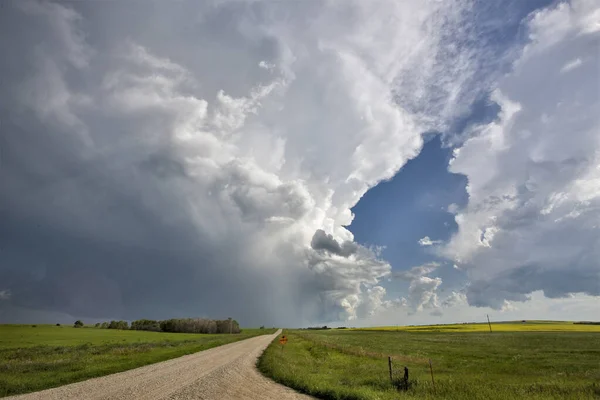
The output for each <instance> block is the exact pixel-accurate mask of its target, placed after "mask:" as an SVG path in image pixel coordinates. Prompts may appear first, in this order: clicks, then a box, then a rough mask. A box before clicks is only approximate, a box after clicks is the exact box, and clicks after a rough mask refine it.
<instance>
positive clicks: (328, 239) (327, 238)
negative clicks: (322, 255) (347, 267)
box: [310, 229, 359, 257]
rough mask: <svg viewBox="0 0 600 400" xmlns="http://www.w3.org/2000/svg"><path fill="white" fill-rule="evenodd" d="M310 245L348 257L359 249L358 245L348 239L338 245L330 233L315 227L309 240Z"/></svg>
mask: <svg viewBox="0 0 600 400" xmlns="http://www.w3.org/2000/svg"><path fill="white" fill-rule="evenodd" d="M310 246H311V247H312V248H313V249H314V250H325V251H328V252H329V253H332V254H336V255H338V256H342V257H349V256H350V255H352V254H355V253H356V252H357V251H358V249H359V246H358V245H357V244H356V243H354V242H351V241H348V240H346V241H344V242H343V243H342V244H341V245H340V244H339V243H338V241H337V240H335V239H334V238H333V236H332V235H329V234H327V233H325V231H324V230H322V229H317V231H316V232H315V234H314V235H313V237H312V240H311V241H310Z"/></svg>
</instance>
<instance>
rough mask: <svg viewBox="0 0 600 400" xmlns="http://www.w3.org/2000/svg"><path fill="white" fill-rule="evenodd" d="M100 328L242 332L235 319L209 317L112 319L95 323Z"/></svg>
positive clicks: (183, 331)
mask: <svg viewBox="0 0 600 400" xmlns="http://www.w3.org/2000/svg"><path fill="white" fill-rule="evenodd" d="M74 326H75V327H76V328H77V327H83V322H81V321H76V322H75V325H74ZM94 326H95V327H96V328H100V329H130V330H135V331H153V332H177V333H240V332H241V331H242V330H241V329H240V325H239V323H238V322H237V321H236V320H234V319H231V318H229V319H224V320H213V319H207V318H172V319H166V320H162V321H157V320H152V319H138V320H135V321H132V322H131V325H129V323H128V322H127V321H110V322H99V323H97V324H95V325H94Z"/></svg>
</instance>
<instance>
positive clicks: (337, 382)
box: [258, 324, 600, 400]
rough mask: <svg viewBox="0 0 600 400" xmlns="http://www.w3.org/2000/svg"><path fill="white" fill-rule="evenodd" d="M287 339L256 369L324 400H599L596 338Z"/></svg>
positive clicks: (372, 335)
mask: <svg viewBox="0 0 600 400" xmlns="http://www.w3.org/2000/svg"><path fill="white" fill-rule="evenodd" d="M532 325H533V324H532ZM485 327H486V328H487V326H485ZM493 328H494V326H492V329H493ZM285 334H286V335H287V336H288V339H289V341H288V344H286V345H285V348H284V349H283V350H282V349H281V345H279V343H277V341H275V342H273V343H272V344H271V345H270V346H269V348H268V349H267V351H266V352H265V353H264V354H263V356H262V357H261V358H260V360H259V362H258V366H259V368H260V370H261V371H262V372H263V373H264V374H266V375H267V376H269V377H271V378H273V379H274V380H275V381H278V382H280V383H283V384H285V385H287V386H290V387H293V388H295V389H297V390H299V391H302V392H304V393H308V394H311V395H314V396H316V397H318V398H322V399H382V400H385V399H399V398H418V399H434V398H435V399H456V400H458V399H461V400H462V399H507V400H508V399H510V400H513V399H598V398H600V333H598V332H593V331H592V332H573V331H568V330H567V331H561V332H557V331H554V330H550V331H546V332H540V331H538V330H536V329H532V330H531V331H525V330H524V328H521V329H519V330H514V331H500V330H499V331H497V332H496V331H495V332H493V333H489V331H488V332H485V331H483V332H481V331H480V332H478V331H468V330H467V331H462V332H461V331H459V332H457V331H453V330H448V331H445V332H440V331H436V330H431V331H427V330H416V331H415V330H410V329H409V330H398V331H396V330H387V331H385V330H348V329H345V330H326V331H304V330H303V331H286V332H285ZM388 356H391V357H392V358H393V365H394V369H395V371H396V373H397V374H400V375H401V374H403V368H404V366H406V367H408V368H409V375H410V376H409V378H410V380H411V381H412V383H413V385H412V387H411V388H410V389H409V390H408V391H406V392H398V391H396V390H395V389H393V387H392V384H391V382H390V378H389V371H388V361H387V357H388ZM429 359H431V360H432V366H433V372H434V379H435V388H434V385H433V384H432V381H431V375H430V370H429V364H428V361H429Z"/></svg>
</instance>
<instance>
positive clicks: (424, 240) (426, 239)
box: [419, 236, 442, 246]
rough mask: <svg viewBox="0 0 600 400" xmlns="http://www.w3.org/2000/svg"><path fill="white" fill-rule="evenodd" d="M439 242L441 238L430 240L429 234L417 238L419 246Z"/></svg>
mask: <svg viewBox="0 0 600 400" xmlns="http://www.w3.org/2000/svg"><path fill="white" fill-rule="evenodd" d="M440 243H442V241H441V240H431V239H430V238H429V236H425V237H423V238H421V239H419V245H420V246H433V245H434V244H440Z"/></svg>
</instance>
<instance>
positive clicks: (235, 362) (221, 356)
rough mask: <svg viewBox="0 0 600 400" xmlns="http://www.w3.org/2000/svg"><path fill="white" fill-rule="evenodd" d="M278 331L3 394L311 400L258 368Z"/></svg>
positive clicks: (51, 399) (28, 398)
mask: <svg viewBox="0 0 600 400" xmlns="http://www.w3.org/2000/svg"><path fill="white" fill-rule="evenodd" d="M280 333H281V330H279V331H277V332H276V333H275V334H273V335H263V336H257V337H254V338H251V339H246V340H242V341H239V342H235V343H230V344H226V345H223V346H219V347H214V348H212V349H209V350H205V351H201V352H199V353H195V354H190V355H187V356H183V357H179V358H174V359H172V360H168V361H163V362H160V363H156V364H151V365H147V366H145V367H141V368H136V369H132V370H129V371H125V372H119V373H117V374H113V375H107V376H104V377H101V378H94V379H90V380H87V381H83V382H78V383H73V384H70V385H66V386H61V387H58V388H54V389H48V390H43V391H41V392H35V393H30V394H25V395H19V396H12V397H5V398H4V399H19V400H42V399H43V400H58V399H60V400H63V399H95V400H96V399H97V400H99V399H107V400H108V399H111V400H113V399H115V400H116V399H136V400H141V399H172V400H187V399H210V400H213V399H215V400H217V399H218V400H221V399H250V400H254V399H256V400H259V399H260V400H280V399H281V400H288V399H290V400H291V399H312V397H309V396H305V395H302V394H299V393H296V392H294V391H293V390H292V389H289V388H287V387H285V386H282V385H279V384H277V383H275V382H273V381H271V380H269V379H267V378H265V377H264V376H262V375H261V374H260V372H258V370H257V369H256V365H255V364H256V359H257V358H258V356H259V355H260V354H261V353H262V352H263V350H264V349H265V348H266V347H267V346H268V344H269V343H270V342H271V341H272V340H273V339H275V337H276V336H277V335H279V334H280Z"/></svg>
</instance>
